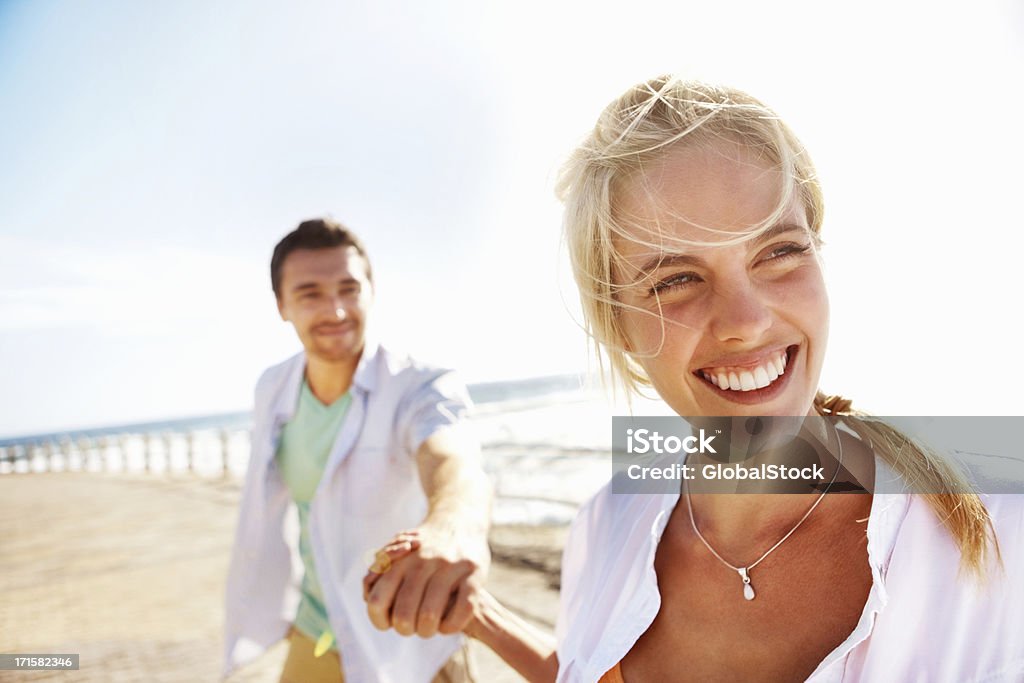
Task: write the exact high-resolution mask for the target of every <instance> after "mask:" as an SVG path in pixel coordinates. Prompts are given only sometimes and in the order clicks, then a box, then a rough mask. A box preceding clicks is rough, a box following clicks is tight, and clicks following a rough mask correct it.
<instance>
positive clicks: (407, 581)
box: [363, 524, 490, 638]
mask: <svg viewBox="0 0 1024 683" xmlns="http://www.w3.org/2000/svg"><path fill="white" fill-rule="evenodd" d="M489 564H490V553H489V552H488V550H487V544H486V541H485V540H484V539H480V540H476V539H474V540H473V541H472V542H466V541H465V540H460V539H459V535H458V534H457V533H456V532H455V531H454V530H452V529H447V528H437V527H433V526H429V525H426V524H425V525H423V526H421V527H419V528H418V529H413V530H411V531H404V532H402V533H400V534H398V535H396V536H395V537H394V538H393V539H392V540H391V542H390V543H388V544H387V545H386V546H384V548H382V549H381V550H380V551H378V552H377V555H376V557H375V559H374V562H373V565H372V566H371V567H370V570H369V571H368V572H367V574H366V576H365V577H363V599H364V600H366V604H367V610H368V612H369V616H370V621H371V622H372V623H373V625H374V626H376V627H377V628H379V629H381V630H387V629H388V628H392V627H394V629H395V630H396V631H397V632H398V633H400V634H402V635H404V636H411V635H413V634H417V635H419V636H421V637H423V638H429V637H430V636H433V635H436V634H438V633H441V634H452V633H458V632H459V631H461V630H463V629H464V628H465V627H466V626H467V625H469V624H470V622H471V620H472V619H473V616H474V610H475V607H476V602H477V599H478V596H479V594H480V592H481V590H482V586H483V582H484V578H485V575H486V571H487V567H488V565H489Z"/></svg>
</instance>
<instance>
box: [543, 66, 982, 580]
mask: <svg viewBox="0 0 1024 683" xmlns="http://www.w3.org/2000/svg"><path fill="white" fill-rule="evenodd" d="M722 142H731V143H733V144H739V145H740V146H741V147H743V148H745V149H747V150H750V151H752V152H754V153H755V154H756V155H757V158H758V160H759V161H762V162H767V164H769V165H770V166H771V167H772V168H773V169H776V170H778V172H779V176H780V178H781V179H782V187H781V188H780V194H779V200H778V204H777V206H776V208H775V210H774V211H773V212H772V213H771V214H770V215H769V216H767V217H766V218H765V219H764V220H763V221H761V222H760V223H758V224H757V225H755V226H753V227H752V228H751V229H750V230H749V231H747V232H746V233H744V234H743V235H741V236H739V237H734V238H733V240H732V241H733V242H735V241H742V240H745V239H749V238H750V237H752V236H754V235H756V234H758V233H759V232H761V231H763V230H766V229H768V228H769V227H771V226H772V225H773V224H774V223H775V222H776V221H777V220H778V218H779V217H780V216H781V215H782V213H783V212H784V211H785V210H786V208H787V206H789V205H790V204H791V202H792V200H793V198H794V195H795V196H796V197H797V198H798V199H799V200H800V202H801V204H802V206H803V208H804V211H805V213H806V217H807V224H808V226H809V228H810V230H811V233H812V235H813V236H814V238H815V240H818V239H820V233H821V225H822V220H823V217H824V201H823V197H822V191H821V185H820V183H819V182H818V178H817V175H816V173H815V169H814V164H813V163H812V162H811V159H810V156H809V155H808V154H807V151H806V150H805V149H804V147H803V145H802V144H801V143H800V141H799V140H798V139H797V137H796V136H795V135H794V134H793V132H792V131H791V130H790V129H789V128H788V127H787V126H786V125H785V124H784V123H783V122H782V121H781V120H780V119H779V118H778V116H777V115H776V114H775V113H774V112H773V111H772V110H770V109H768V108H767V107H766V106H765V105H763V104H762V103H761V102H759V101H758V100H756V99H754V98H753V97H751V96H750V95H748V94H746V93H744V92H741V91H739V90H736V89H732V88H726V87H721V86H715V85H709V84H706V83H700V82H694V81H685V80H682V79H679V78H676V77H672V76H661V77H658V78H655V79H652V80H649V81H646V82H644V83H641V84H639V85H637V86H634V87H632V88H630V89H629V90H627V91H626V92H625V93H624V94H623V95H621V96H620V97H619V98H618V99H616V100H615V101H613V102H612V103H611V104H610V105H609V106H608V107H607V108H605V110H604V111H603V112H602V113H601V116H600V118H599V119H598V121H597V124H596V125H595V127H594V129H593V131H591V132H590V134H589V135H588V136H587V137H586V138H585V139H584V141H583V142H582V143H581V144H580V145H579V146H578V147H577V148H576V150H575V151H574V152H573V154H572V155H571V156H570V158H569V159H568V161H567V162H566V164H565V166H564V167H563V168H562V172H561V174H560V177H559V180H558V186H557V193H558V196H559V198H560V199H561V200H562V202H563V203H564V204H565V225H564V228H565V239H566V243H567V246H568V251H569V257H570V261H571V263H572V270H573V276H574V278H575V280H576V284H577V286H578V287H579V293H580V302H581V304H582V308H583V315H584V320H583V324H584V327H585V329H586V331H587V333H588V335H589V336H590V338H591V340H592V341H593V343H594V348H595V351H596V358H597V360H598V364H599V368H600V370H601V373H602V375H606V374H610V379H611V381H612V385H613V386H614V385H615V384H616V383H618V384H621V386H622V387H623V388H624V389H625V390H626V393H627V395H628V394H629V393H631V392H637V391H639V390H640V388H641V387H644V386H650V384H651V382H650V379H649V378H648V377H647V376H646V375H645V373H644V371H643V368H642V367H641V366H640V364H639V363H637V362H636V360H635V359H634V358H633V356H634V355H636V353H631V352H630V351H629V350H628V346H627V343H626V337H625V334H624V331H623V329H622V327H621V321H620V316H619V315H618V313H619V312H620V311H621V310H622V308H623V307H624V306H626V304H624V303H623V302H622V301H621V300H620V299H619V298H618V297H617V294H618V292H619V290H620V289H621V288H622V287H623V286H626V285H622V284H617V283H616V274H617V273H621V272H623V270H624V269H627V268H628V266H627V264H626V263H625V261H624V259H623V258H622V256H621V255H620V254H619V252H618V250H617V249H616V248H615V241H616V239H617V238H621V237H623V236H627V235H628V239H631V240H633V241H637V240H638V239H639V238H638V237H637V231H636V230H633V231H631V232H628V231H627V228H628V227H635V226H630V225H628V216H624V215H623V212H622V210H621V206H620V205H619V203H618V202H617V200H618V198H619V197H621V196H622V193H623V192H624V191H625V189H626V186H630V188H633V187H635V186H634V185H633V181H634V180H635V179H636V178H637V177H638V176H639V175H640V174H641V173H642V172H643V169H644V168H645V167H647V166H649V165H652V164H654V163H656V162H657V161H658V160H659V159H661V158H663V157H664V155H665V154H666V153H667V152H668V151H669V150H670V149H675V148H677V147H678V146H680V145H686V146H688V147H690V146H715V145H718V146H721V143H722ZM653 239H655V240H657V241H655V242H652V243H650V246H652V247H653V248H657V247H660V246H662V245H663V243H664V240H665V239H666V238H665V236H664V235H663V234H661V233H660V231H659V232H658V234H657V236H656V237H655V238H653ZM641 241H642V240H641ZM679 241H682V240H679ZM687 243H691V244H706V243H702V242H693V241H687ZM727 243H729V241H728V240H727V241H725V242H723V241H718V242H716V244H720V245H721V244H727ZM606 361H607V364H608V365H607V368H606V367H605V362H606ZM606 371H608V372H607V373H606ZM814 405H815V408H816V410H817V411H818V412H819V413H820V414H822V415H834V416H850V417H851V418H852V417H854V416H856V417H857V419H848V420H846V422H847V424H848V425H849V426H850V427H851V428H852V429H853V430H854V431H856V432H857V433H858V435H859V436H860V437H861V438H862V439H863V440H864V441H865V443H868V444H869V445H870V446H871V447H872V448H873V449H874V450H875V451H876V452H877V453H878V455H879V456H880V457H882V458H883V459H884V460H885V461H886V462H887V463H888V464H889V465H890V466H891V467H892V468H893V469H894V470H895V471H896V472H897V473H899V474H900V475H901V476H902V477H903V478H904V480H905V481H908V482H913V483H914V484H916V486H917V487H918V488H919V490H922V491H926V492H927V493H924V494H922V495H923V497H924V498H925V499H926V500H927V502H928V504H929V505H930V506H931V508H932V509H933V510H934V511H935V514H936V515H938V517H939V519H940V520H941V521H942V523H943V524H944V525H945V527H946V528H947V529H948V531H949V533H950V534H951V535H952V537H953V540H954V541H955V543H956V545H957V546H958V548H959V549H960V553H961V569H966V570H969V571H970V572H972V573H973V574H975V575H976V576H978V577H981V576H983V574H984V569H985V567H986V566H987V564H988V561H989V555H990V553H991V552H993V551H994V553H995V557H996V558H998V556H999V548H998V544H997V543H996V542H995V537H994V532H993V530H992V523H991V520H990V518H989V515H988V511H987V510H986V508H985V506H984V504H983V503H982V501H981V499H980V498H979V496H978V495H977V494H976V493H974V492H973V489H972V487H971V486H970V484H969V482H968V481H967V479H966V477H965V476H964V474H963V473H962V472H960V471H959V470H958V469H956V468H955V467H954V466H953V465H952V464H951V463H950V462H949V461H947V460H946V459H944V458H943V457H941V456H939V455H938V454H936V453H935V452H933V451H931V450H930V449H928V448H926V447H924V446H923V445H922V444H918V443H916V442H914V440H912V439H910V438H908V437H907V436H906V435H904V434H902V433H901V432H899V431H898V430H896V429H895V428H894V427H892V426H890V425H888V424H886V423H885V422H883V421H881V420H878V419H872V418H869V417H867V416H866V414H865V413H861V412H859V411H854V410H853V409H852V406H851V405H850V402H849V401H847V400H845V399H841V398H839V397H837V396H826V395H825V394H821V393H819V394H818V395H817V396H816V398H815V401H814ZM965 491H967V492H968V493H964V492H965Z"/></svg>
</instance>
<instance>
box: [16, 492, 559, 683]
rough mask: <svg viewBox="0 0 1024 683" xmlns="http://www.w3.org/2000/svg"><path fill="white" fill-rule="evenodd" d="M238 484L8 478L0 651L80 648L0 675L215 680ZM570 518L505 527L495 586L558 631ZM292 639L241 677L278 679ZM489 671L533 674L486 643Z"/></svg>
mask: <svg viewBox="0 0 1024 683" xmlns="http://www.w3.org/2000/svg"><path fill="white" fill-rule="evenodd" d="M238 497H239V484H238V482H237V481H221V480H212V479H202V478H200V477H197V476H191V475H178V476H168V475H162V474H161V475H148V476H146V475H128V474H99V473H74V472H57V473H33V474H9V475H3V476H0V652H6V653H61V654H67V653H78V654H80V655H81V669H80V670H79V671H74V672H68V671H60V672H57V671H52V672H32V673H29V672H18V673H14V672H4V671H0V681H61V682H70V681H90V682H91V681H96V682H99V681H103V682H108V681H168V682H170V681H216V680H218V679H219V675H220V662H221V651H222V636H221V628H222V624H223V607H222V602H223V589H224V578H225V575H226V573H227V566H228V558H229V553H230V546H231V540H232V536H233V533H234V524H235V519H236V515H237V505H238ZM565 531H566V530H565V528H564V527H497V528H495V529H494V531H493V533H492V538H491V541H492V548H493V551H494V565H493V567H492V570H491V576H490V580H489V583H488V588H489V589H490V590H491V591H492V592H494V593H495V595H496V596H497V597H498V598H499V599H500V600H502V601H503V602H504V603H505V604H507V605H508V606H509V607H510V608H512V609H513V610H514V611H516V612H517V613H519V614H520V615H521V616H523V617H525V618H527V619H528V620H530V621H532V622H534V623H535V624H536V625H538V626H540V627H542V628H545V629H547V630H548V631H551V630H553V625H554V619H555V612H556V609H557V601H558V600H557V596H558V591H557V583H558V566H559V555H560V548H561V544H562V542H563V540H564V536H565ZM284 655H285V651H284V648H283V647H281V646H280V645H279V646H277V647H274V648H272V649H270V650H269V651H268V652H267V653H266V654H265V655H264V656H263V657H262V658H261V659H259V660H257V661H256V662H254V663H253V664H252V665H250V666H248V667H246V668H244V669H242V670H240V671H238V672H237V673H236V674H234V675H232V676H231V677H230V678H229V679H228V680H229V681H230V683H243V682H245V683H256V682H260V683H262V682H276V681H277V676H278V674H279V673H280V669H281V663H282V662H283V659H284ZM477 662H478V666H479V673H480V677H481V680H482V681H483V682H486V683H511V682H512V681H522V680H523V679H522V678H521V677H520V676H518V675H517V674H516V673H515V672H513V671H512V670H511V669H509V668H508V667H507V666H506V665H505V664H504V663H503V662H501V660H500V659H498V658H497V657H495V656H494V655H493V654H492V653H490V652H489V651H487V650H486V649H485V648H482V647H479V648H477Z"/></svg>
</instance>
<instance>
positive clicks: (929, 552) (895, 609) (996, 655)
mask: <svg viewBox="0 0 1024 683" xmlns="http://www.w3.org/2000/svg"><path fill="white" fill-rule="evenodd" d="M875 467H876V469H875V473H876V474H875V476H876V481H886V480H889V481H894V480H897V479H898V475H896V473H895V472H893V471H892V469H891V468H890V467H889V466H888V465H887V464H886V463H885V462H884V461H882V460H881V459H880V458H877V457H876V459H875ZM882 478H891V479H882ZM876 488H877V487H876ZM679 497H680V496H679V494H678V493H676V494H612V492H611V484H608V485H607V486H606V487H605V488H603V489H602V490H601V491H599V492H598V493H597V494H596V495H595V497H594V498H592V499H591V500H590V501H589V502H588V503H587V504H586V505H585V506H584V507H583V508H581V510H580V513H579V515H578V516H577V518H576V520H575V522H574V523H573V526H572V528H571V530H570V534H569V538H568V541H567V544H566V548H565V554H564V558H563V562H562V599H561V607H560V612H559V618H558V624H557V629H556V631H557V636H558V661H559V672H558V679H557V681H558V683H592V682H593V681H597V680H598V679H599V678H600V677H601V676H602V675H603V674H604V672H606V671H607V670H609V669H611V668H612V667H613V666H614V665H615V664H616V663H618V662H619V661H620V660H621V659H622V658H623V657H625V655H626V653H628V652H629V651H630V649H631V648H632V647H633V644H634V643H635V642H636V641H637V640H638V639H639V638H640V636H642V635H643V634H644V632H645V631H646V630H647V628H648V627H649V626H650V625H651V623H652V622H653V621H654V618H655V616H656V615H657V614H658V610H659V609H660V607H661V596H660V593H659V591H658V580H657V576H656V574H655V570H654V558H655V553H656V551H657V549H658V543H659V541H660V540H661V535H662V533H663V532H664V530H665V526H666V525H667V524H668V520H669V517H670V516H671V514H672V511H673V509H674V508H675V506H676V503H677V502H678V501H679ZM983 500H984V502H985V505H986V507H987V508H988V510H989V513H990V515H991V516H992V520H993V524H994V527H995V530H996V534H997V537H998V539H999V544H1000V551H1001V553H1002V560H1003V566H1004V568H1005V572H1000V571H999V570H996V571H994V572H993V573H992V574H991V575H990V577H989V579H988V583H986V584H985V585H984V586H980V585H979V584H977V583H976V582H975V581H974V579H973V578H971V577H969V576H958V570H959V566H960V553H959V550H958V549H957V547H956V546H955V545H954V543H953V540H952V539H951V537H950V536H949V533H948V532H947V531H946V529H945V527H943V525H942V523H941V521H940V520H939V519H938V518H937V517H936V515H935V513H934V512H933V511H932V509H931V508H930V507H929V506H928V505H927V503H926V501H925V500H924V499H923V498H921V497H919V496H916V495H911V494H909V493H889V494H885V493H876V494H875V495H874V497H873V501H872V506H871V515H870V518H869V520H868V526H867V551H868V561H869V563H870V565H871V574H872V585H871V589H870V592H869V594H868V598H867V602H866V603H865V605H864V610H863V612H862V613H861V617H860V619H859V621H858V623H857V625H856V627H855V628H854V629H853V632H852V633H850V635H849V637H848V638H847V639H846V640H845V641H844V642H843V643H841V644H840V645H839V646H838V647H837V648H835V650H833V651H832V652H831V653H829V654H828V656H826V657H825V659H824V660H822V661H821V662H820V664H819V665H818V667H817V668H816V669H815V670H814V672H813V673H812V674H811V676H810V677H809V678H808V679H807V680H808V681H810V682H812V683H837V682H838V681H844V682H846V683H854V682H875V681H919V682H922V683H924V682H926V681H927V682H928V683H942V682H947V681H948V682H949V683H953V682H956V683H966V682H974V683H982V682H985V683H1009V682H1011V681H1015V682H1020V681H1024V495H1013V494H1001V495H991V496H987V497H984V498H983Z"/></svg>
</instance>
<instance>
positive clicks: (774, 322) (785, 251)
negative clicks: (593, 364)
mask: <svg viewBox="0 0 1024 683" xmlns="http://www.w3.org/2000/svg"><path fill="white" fill-rule="evenodd" d="M780 187H781V176H780V174H779V173H778V171H776V170H773V169H772V168H771V166H770V165H769V164H767V163H765V162H764V161H761V160H759V159H757V157H756V156H755V154H754V153H752V152H750V151H748V150H746V149H745V148H743V147H740V146H738V145H734V144H731V143H721V144H719V145H717V146H714V147H710V148H698V147H693V148H678V149H673V150H671V151H670V152H669V153H668V154H667V155H666V156H665V157H664V158H663V159H662V160H661V161H660V162H659V163H657V164H655V165H653V166H649V167H648V168H646V169H645V170H644V172H643V173H642V174H640V175H639V176H637V177H635V178H633V179H632V180H631V181H630V182H628V183H626V184H625V186H624V187H623V188H622V191H621V192H619V193H618V195H617V196H616V205H615V210H616V215H617V217H618V219H619V222H620V224H624V225H627V226H628V227H627V228H626V232H627V235H628V237H620V238H617V239H616V248H617V249H618V251H619V253H620V254H621V255H622V256H623V257H624V259H625V261H626V264H627V265H626V267H623V268H618V269H617V271H618V272H616V274H615V279H616V283H617V284H619V285H624V284H628V285H629V286H628V287H627V288H626V289H625V290H624V291H622V292H621V293H620V294H619V295H618V300H619V301H620V303H622V304H624V305H623V306H622V307H620V308H619V320H620V322H621V323H622V328H623V330H624V333H625V335H626V343H627V346H628V348H629V349H630V351H631V352H632V353H633V357H634V358H635V359H636V360H637V361H638V362H639V363H640V364H641V365H642V366H643V368H644V370H645V371H646V373H647V376H648V377H649V378H650V379H651V382H652V383H653V385H654V388H655V389H656V390H657V391H658V393H659V394H660V395H661V397H662V398H663V399H664V400H665V401H666V402H667V403H668V404H669V406H671V407H672V409H673V410H675V411H676V413H678V414H679V415H682V416H697V415H723V416H725V415H807V414H809V413H811V411H812V405H813V401H814V395H815V393H816V392H817V387H818V378H819V375H820V374H821V366H822V361H823V359H824V354H825V345H826V341H827V338H828V313H829V310H828V297H827V294H826V292H825V283H824V280H823V278H822V272H821V266H820V263H819V260H818V254H817V249H816V245H815V243H814V239H813V237H812V235H811V232H810V229H809V226H808V225H807V218H806V215H805V211H804V207H803V205H802V202H801V201H800V199H799V197H796V196H794V198H793V201H792V203H791V204H790V206H789V207H787V210H786V212H785V214H784V215H783V217H782V218H781V220H779V221H778V222H777V223H776V224H775V225H773V226H772V227H771V229H769V230H768V231H767V232H766V233H764V234H762V235H761V236H759V237H757V238H754V239H749V240H747V241H744V242H741V243H739V244H733V245H726V246H719V245H715V244H714V243H718V242H722V241H724V240H727V239H729V238H733V237H735V236H737V235H741V234H744V233H746V232H749V230H750V228H751V227H753V226H756V225H758V224H759V223H760V222H761V221H763V220H764V219H765V218H767V217H768V216H769V215H770V214H771V213H772V211H773V210H774V209H775V207H776V205H777V203H778V197H779V188H780ZM630 238H631V239H630ZM675 240H691V241H699V242H706V243H713V244H712V246H700V247H691V246H688V245H686V244H677V243H675ZM652 244H654V245H659V244H660V245H661V246H651V245H652Z"/></svg>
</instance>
